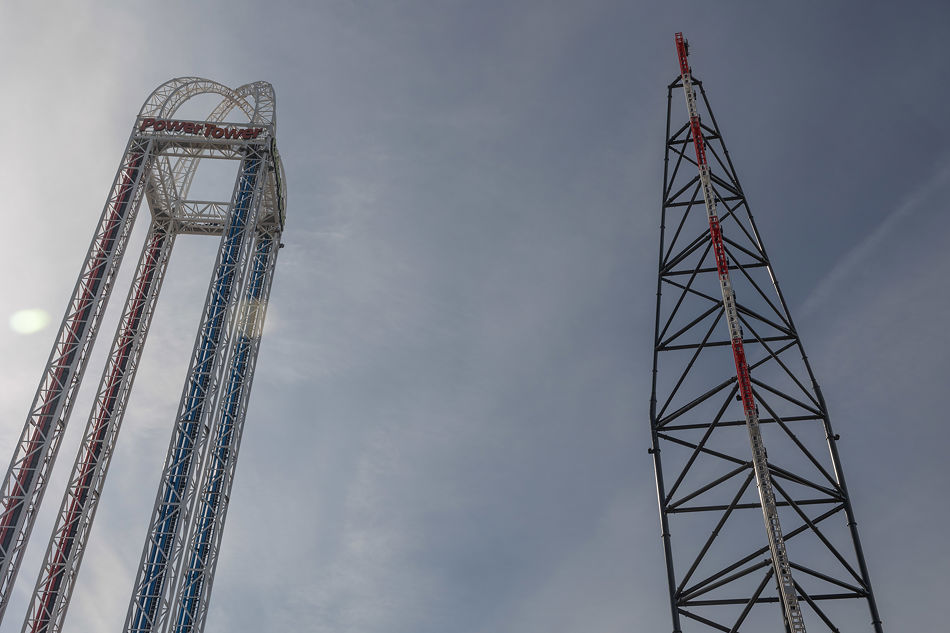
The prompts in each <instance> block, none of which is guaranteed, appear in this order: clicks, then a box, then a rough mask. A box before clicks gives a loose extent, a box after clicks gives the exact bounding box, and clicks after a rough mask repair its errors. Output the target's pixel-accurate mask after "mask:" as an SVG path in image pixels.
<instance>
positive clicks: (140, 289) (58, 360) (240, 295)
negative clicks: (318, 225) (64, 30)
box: [0, 77, 286, 633]
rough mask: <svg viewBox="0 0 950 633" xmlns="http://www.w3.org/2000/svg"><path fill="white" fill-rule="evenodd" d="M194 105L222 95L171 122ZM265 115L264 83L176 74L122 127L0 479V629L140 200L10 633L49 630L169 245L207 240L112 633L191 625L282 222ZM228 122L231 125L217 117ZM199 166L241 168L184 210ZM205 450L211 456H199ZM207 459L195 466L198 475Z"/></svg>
mask: <svg viewBox="0 0 950 633" xmlns="http://www.w3.org/2000/svg"><path fill="white" fill-rule="evenodd" d="M205 94H216V95H219V96H220V97H221V101H220V102H219V103H218V105H217V106H216V107H215V108H213V110H212V111H211V113H210V114H209V116H208V118H207V119H206V120H205V121H184V120H176V119H175V118H174V117H175V115H176V113H177V112H178V111H179V109H180V108H181V107H182V106H183V105H184V104H185V103H187V102H188V101H189V100H190V99H192V98H194V97H196V96H198V95H205ZM275 103H276V102H275V98H274V91H273V88H272V87H271V85H270V84H268V83H266V82H254V83H250V84H245V85H244V86H241V87H239V88H237V89H231V88H228V87H227V86H224V85H222V84H219V83H217V82H214V81H211V80H208V79H202V78H199V77H182V78H178V79H172V80H170V81H168V82H166V83H164V84H162V85H161V86H159V87H158V88H156V89H155V91H153V92H152V94H151V95H150V96H149V97H148V99H146V101H145V103H144V104H143V106H142V108H141V110H140V112H139V115H138V117H137V118H136V121H135V125H134V127H133V129H132V133H131V135H130V138H129V142H128V144H127V147H126V151H125V154H124V155H123V158H122V161H121V162H120V165H119V169H118V172H117V174H116V177H115V179H114V181H113V185H112V189H111V190H110V195H109V197H108V199H107V201H106V205H105V208H104V209H103V212H102V215H101V217H100V220H99V224H98V225H97V228H96V233H95V235H94V237H93V241H92V244H91V246H90V249H89V252H88V253H87V256H86V259H85V261H84V263H83V267H82V269H81V272H80V277H79V281H78V282H77V284H76V287H75V289H74V291H73V295H72V297H71V299H70V302H69V305H68V307H67V311H66V315H65V316H64V318H63V321H62V324H61V325H60V330H59V333H58V335H57V338H56V343H55V344H54V347H53V351H52V352H51V354H50V359H49V361H48V363H47V367H46V369H45V371H44V374H43V377H42V378H41V381H40V386H39V388H38V390H37V394H36V396H35V398H34V402H33V406H32V407H31V409H30V414H29V416H28V417H27V421H26V424H25V425H24V430H23V433H22V434H21V437H20V440H19V442H18V443H17V447H16V450H15V453H14V456H13V460H12V461H11V465H10V467H9V469H8V471H7V473H6V477H5V479H4V483H3V488H2V493H3V501H2V504H0V617H2V615H3V613H4V612H5V609H6V606H7V604H8V603H9V598H10V593H11V591H12V588H13V583H14V580H15V578H16V575H17V570H18V568H19V565H20V562H21V560H22V556H23V552H24V551H25V548H26V544H27V541H28V539H29V536H30V532H31V530H32V527H33V522H34V519H35V517H36V512H37V510H38V507H39V504H40V502H41V500H42V497H43V494H44V492H45V488H46V482H47V479H48V476H49V472H50V469H51V468H52V466H53V463H54V462H55V459H56V456H57V454H58V451H59V447H60V443H61V440H62V437H63V433H64V431H65V428H66V424H67V422H68V420H69V416H70V412H71V405H72V403H73V401H74V398H75V394H76V391H77V390H78V389H79V386H80V383H81V381H82V377H83V373H84V370H85V366H86V360H87V359H88V356H89V352H90V350H91V348H92V345H93V342H94V340H95V338H96V334H97V332H98V328H99V325H100V323H101V318H102V314H103V312H104V311H105V309H106V305H107V303H108V300H109V296H110V293H111V290H112V284H113V281H114V279H115V276H116V272H117V270H118V268H119V266H120V264H121V261H122V255H123V253H124V250H125V246H126V243H127V241H128V236H129V233H130V231H131V228H132V225H133V223H134V220H135V217H136V215H137V211H138V208H139V206H140V204H141V201H142V199H143V198H145V199H146V200H147V201H148V206H149V208H150V211H151V224H150V227H149V231H148V234H147V236H146V239H145V243H144V245H143V248H142V254H141V256H140V258H139V262H138V266H137V268H136V271H135V274H134V276H133V279H132V283H131V286H130V289H129V294H128V297H127V299H126V303H125V307H124V309H123V312H122V315H121V317H120V319H119V324H118V326H117V328H116V332H115V336H114V338H113V342H112V347H111V349H110V352H109V356H108V358H107V361H106V365H105V367H104V369H103V373H102V378H101V380H100V383H99V387H98V390H97V392H96V397H95V400H94V403H93V406H92V411H91V412H90V414H89V418H88V422H87V425H86V429H85V432H84V435H83V440H82V442H81V444H80V446H79V450H78V453H77V456H76V460H75V463H74V466H73V470H72V474H71V475H70V478H69V480H68V484H67V489H66V493H65V495H64V497H63V501H62V505H61V506H60V511H59V515H58V518H57V522H56V524H55V526H54V528H53V533H52V536H51V538H50V541H49V545H48V547H47V550H46V556H45V558H44V562H43V565H42V567H41V569H40V573H39V577H38V579H37V582H36V585H35V589H34V591H33V594H32V600H31V602H30V606H29V609H28V611H27V615H26V618H25V620H24V624H23V629H22V630H23V631H24V632H27V631H29V632H31V633H38V632H41V631H42V632H49V631H60V630H61V629H62V624H63V620H64V618H65V614H66V611H67V608H68V605H69V599H70V596H71V594H72V590H73V588H74V586H75V582H76V578H77V575H78V572H79V567H80V563H81V561H82V557H83V553H84V551H85V546H86V543H87V541H88V537H89V533H90V530H91V528H92V522H93V519H94V517H95V513H96V509H97V507H98V500H99V498H100V495H101V492H102V488H103V485H104V483H105V478H106V474H107V472H108V467H109V463H110V460H111V457H112V454H113V450H114V448H115V443H116V441H117V438H118V434H119V429H120V426H121V422H122V418H123V416H124V414H125V410H126V405H127V404H128V400H129V395H130V393H131V389H132V384H133V382H134V379H135V373H136V369H137V367H138V365H139V361H140V359H141V354H142V350H143V347H144V344H145V340H146V337H147V335H148V330H149V325H150V323H151V317H152V314H153V313H154V309H155V305H156V303H157V301H158V296H159V291H160V289H161V286H162V281H163V279H164V274H165V270H166V267H167V265H168V261H169V258H170V256H171V252H172V247H173V245H174V243H175V237H176V236H177V235H178V234H179V233H192V234H203V235H215V236H218V237H219V238H220V245H219V248H218V256H217V258H216V260H215V264H214V269H213V273H212V279H211V284H210V288H209V291H208V296H207V300H206V302H205V306H204V311H203V314H202V320H201V326H200V328H199V332H198V337H197V340H196V342H195V348H194V351H193V354H192V360H191V364H190V367H189V370H188V377H187V378H186V382H185V387H184V390H183V393H182V397H181V402H180V405H179V412H178V415H177V416H176V420H175V421H174V425H173V430H172V438H171V443H170V446H169V450H168V456H167V457H166V460H165V466H164V468H163V471H162V477H161V480H160V484H159V490H158V493H157V496H156V502H155V508H154V510H153V513H152V519H151V521H150V522H149V532H148V536H147V538H146V543H145V547H144V551H143V554H142V562H141V564H140V566H139V572H138V576H137V578H136V582H135V587H134V589H133V596H132V600H131V604H130V607H129V613H128V617H127V622H126V630H129V631H153V630H159V629H161V628H163V627H164V628H169V627H170V624H167V623H168V622H170V620H169V619H168V618H167V614H168V613H169V612H170V610H171V607H172V606H175V608H176V611H175V613H176V615H175V621H176V622H178V623H180V624H177V625H176V630H182V631H184V630H187V631H200V630H201V628H202V627H203V623H204V616H205V614H206V605H207V600H208V595H209V593H210V588H211V583H212V580H213V575H214V566H215V563H216V561H217V549H218V547H219V545H220V537H221V532H222V530H223V526H224V518H225V516H226V512H227V500H228V497H229V493H230V487H231V481H232V477H233V473H234V466H235V463H236V459H237V452H238V447H239V443H240V437H241V431H242V429H243V423H244V416H245V412H246V408H247V400H248V397H249V392H250V385H251V380H252V378H253V371H254V365H255V361H256V357H257V350H258V347H259V343H260V335H261V331H262V326H263V319H264V314H265V312H266V304H267V297H268V295H269V291H270V283H271V280H272V278H273V272H274V267H275V265H276V254H277V251H278V247H279V245H280V236H281V232H282V230H283V224H284V217H285V213H284V200H285V194H286V190H285V187H284V181H283V166H282V164H281V161H280V157H279V155H278V153H277V149H276V142H275V134H276V119H275ZM236 110H237V111H240V113H241V114H242V115H243V116H244V117H245V118H246V121H244V122H241V123H232V122H228V121H227V117H228V116H229V115H230V114H231V113H232V112H234V111H236ZM201 160H236V161H240V163H241V166H240V169H239V170H238V175H237V181H236V182H235V183H234V185H233V187H232V192H231V196H230V199H229V200H213V201H207V200H191V199H190V198H189V191H190V188H191V183H192V181H193V178H194V174H195V172H196V169H197V167H198V165H199V164H200V161H201ZM226 368H228V369H226ZM225 373H227V379H226V382H225V378H224V376H225ZM215 394H221V395H219V396H216V395H215ZM209 443H212V444H213V446H212V447H210V448H206V447H207V446H208V445H209ZM206 453H207V455H208V459H207V463H206V464H205V465H204V466H205V467H202V460H203V456H204V455H205V454H206ZM189 534H191V538H189ZM182 561H185V562H184V563H183V562H182ZM176 588H178V590H177V591H176ZM179 594H180V596H179ZM176 596H179V597H178V598H177V601H176V602H175V603H174V605H173V600H176Z"/></svg>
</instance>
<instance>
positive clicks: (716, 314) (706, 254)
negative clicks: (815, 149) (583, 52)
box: [651, 77, 882, 631]
mask: <svg viewBox="0 0 950 633" xmlns="http://www.w3.org/2000/svg"><path fill="white" fill-rule="evenodd" d="M690 78H691V80H692V81H691V83H692V85H693V86H694V87H695V90H696V93H695V94H696V98H695V102H696V105H697V108H698V116H697V118H698V119H699V121H700V125H699V126H698V129H699V130H700V133H701V134H702V141H703V146H704V150H705V156H704V159H705V161H706V163H707V166H708V167H707V169H708V181H709V185H710V187H711V190H712V192H713V196H714V204H715V208H716V209H717V213H718V225H719V228H720V230H721V245H722V248H723V249H724V254H725V260H726V262H725V263H726V264H727V266H728V270H729V278H730V282H731V288H732V291H733V295H734V300H735V311H736V313H737V319H738V325H739V327H738V336H739V337H740V339H741V347H742V348H743V349H744V354H745V361H746V362H747V364H748V375H749V378H750V382H751V392H752V395H753V396H754V400H755V404H756V407H757V409H756V411H755V417H756V418H757V422H758V429H759V432H760V433H761V437H762V442H763V445H764V447H765V449H766V451H767V452H766V461H767V469H768V474H769V479H770V482H771V487H772V489H773V491H774V505H775V511H776V521H778V520H780V521H781V526H782V528H781V529H782V534H783V541H784V546H785V549H786V551H787V559H788V568H789V578H793V579H794V580H793V583H794V597H795V598H796V599H797V604H798V606H800V609H801V612H802V614H803V622H802V623H801V627H802V629H804V626H805V625H806V624H807V626H808V629H809V630H811V631H814V630H818V631H822V630H825V631H838V630H841V631H865V630H867V631H872V630H873V631H881V630H882V628H881V623H880V618H879V616H878V614H877V610H876V606H875V603H874V599H873V594H872V591H871V585H870V580H869V576H868V572H867V567H866V564H865V561H864V556H863V552H862V551H861V546H860V541H859V539H858V534H857V529H856V522H855V520H854V514H853V511H852V508H851V503H850V498H849V495H848V492H847V487H846V485H845V482H844V478H843V474H842V471H841V464H840V460H839V457H838V452H837V446H836V445H837V442H838V437H837V436H836V435H835V434H834V432H833V431H832V428H831V423H830V419H829V416H828V411H827V406H826V404H825V401H824V398H823V396H822V394H821V390H820V388H819V386H818V383H817V381H816V379H815V376H814V373H813V371H812V368H811V366H810V364H809V362H808V359H807V357H806V356H805V353H804V347H803V346H802V342H801V340H800V337H799V335H798V332H797V330H796V328H795V326H794V323H793V321H792V318H791V314H790V313H789V310H788V306H787V304H786V302H785V299H784V297H783V296H782V293H781V290H780V287H779V285H778V282H777V281H776V278H775V275H774V271H773V270H772V266H771V262H770V260H769V257H768V255H767V253H766V250H765V247H764V246H763V242H762V239H761V237H760V234H759V232H758V229H757V227H756V225H755V221H754V219H753V216H752V214H751V211H750V209H749V205H748V202H747V199H746V196H745V193H744V191H743V189H742V186H741V184H740V183H739V179H738V176H737V173H736V170H735V167H734V165H733V163H732V160H731V157H730V156H729V153H728V152H727V150H726V146H725V143H724V142H723V138H722V134H721V131H720V129H719V126H718V123H717V122H716V120H715V118H714V116H713V115H712V111H711V110H710V108H709V103H708V100H707V97H706V93H705V90H704V88H703V85H702V83H701V82H700V81H698V80H697V79H695V78H693V77H690ZM683 90H684V85H683V79H682V77H681V78H678V79H677V80H676V81H674V82H673V83H672V84H670V86H669V87H668V115H667V133H666V139H667V140H666V150H665V163H664V165H665V166H664V172H665V174H664V183H663V199H662V221H661V239H660V255H659V263H658V286H657V308H656V329H655V333H654V374H653V375H654V381H653V382H654V384H653V395H652V399H651V428H652V433H653V446H652V448H651V453H652V454H653V457H654V463H655V468H656V475H657V490H658V500H659V505H660V516H661V526H662V535H663V542H664V550H665V554H666V561H667V585H668V589H669V593H670V606H671V615H672V619H673V630H674V631H717V630H721V631H740V630H741V631H768V630H774V631H779V630H787V626H788V624H787V618H786V617H785V616H784V614H783V610H782V606H783V605H782V603H783V599H782V597H781V595H780V592H778V591H777V587H778V583H777V582H776V576H775V565H774V559H773V558H772V557H771V556H770V545H769V539H768V538H767V534H766V530H763V524H762V512H763V506H762V503H763V502H762V499H761V498H760V495H759V492H758V490H757V481H756V475H755V472H754V468H753V460H752V453H751V452H750V446H749V433H748V432H747V426H748V421H747V416H746V415H744V413H743V408H742V406H743V405H742V403H741V402H740V401H739V400H740V399H739V396H740V393H739V383H738V382H737V374H736V363H735V362H734V360H735V359H734V358H733V356H734V347H735V343H734V341H733V340H732V337H731V336H730V329H729V328H727V325H726V307H725V306H724V300H723V294H722V292H721V287H720V286H721V283H720V277H721V271H720V270H719V269H718V268H717V261H716V257H715V253H714V240H713V236H712V234H711V232H710V231H711V225H710V222H709V218H708V214H707V204H706V201H705V200H704V194H703V190H702V186H703V183H702V171H703V170H702V169H701V165H700V163H699V162H698V160H697V154H696V152H695V151H694V145H695V143H694V137H693V134H694V130H693V128H692V127H691V125H690V119H689V116H688V114H687V109H686V108H684V107H683V106H682V96H681V95H682V93H683ZM869 613H870V617H869V615H868V614H869Z"/></svg>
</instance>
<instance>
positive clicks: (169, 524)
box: [125, 146, 267, 633]
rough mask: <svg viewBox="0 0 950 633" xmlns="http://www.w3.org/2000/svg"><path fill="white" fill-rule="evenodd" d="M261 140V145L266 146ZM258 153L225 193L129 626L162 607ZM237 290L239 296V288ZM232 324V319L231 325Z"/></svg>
mask: <svg viewBox="0 0 950 633" xmlns="http://www.w3.org/2000/svg"><path fill="white" fill-rule="evenodd" d="M266 149H267V148H266V147H265V148H264V150H265V151H266ZM265 159H266V155H265V153H264V152H262V151H261V148H260V147H259V146H251V147H249V148H248V149H247V155H246V157H245V159H244V161H243V163H242V166H241V169H240V172H239V175H238V179H237V182H236V183H235V189H234V194H233V196H232V203H231V210H230V218H229V223H228V228H227V230H226V232H225V234H224V235H222V239H221V244H220V246H219V249H218V256H217V259H216V261H215V273H214V275H213V278H212V281H211V285H210V288H209V291H208V298H207V300H206V303H205V308H204V312H203V315H202V319H201V325H200V327H199V333H198V338H197V340H196V343H195V349H194V352H193V354H192V360H191V364H190V367H189V370H188V379H187V381H186V384H185V388H184V391H183V394H182V400H181V404H180V405H179V412H178V416H177V419H176V422H175V428H174V430H173V434H172V441H171V444H170V446H169V451H168V455H167V457H166V460H165V466H164V468H163V471H162V477H161V483H160V485H159V490H158V494H157V497H156V502H155V508H154V510H153V512H152V519H151V521H150V522H149V534H148V538H147V540H146V544H145V548H144V551H143V554H142V562H141V564H140V566H139V571H138V574H137V577H136V581H135V587H134V590H133V597H132V601H131V603H130V605H129V612H128V616H127V618H126V624H125V630H126V631H128V632H129V633H132V632H135V633H146V632H149V631H152V630H156V629H158V628H159V627H161V625H162V622H163V619H164V617H165V613H166V611H167V593H168V589H167V587H168V585H167V584H166V583H167V580H168V570H169V567H171V568H173V569H174V567H175V560H176V557H177V551H178V550H179V549H180V542H181V540H182V535H181V531H182V528H183V526H187V523H188V516H189V514H190V502H189V496H191V495H192V494H193V492H192V491H193V490H194V488H195V484H194V476H195V471H196V470H197V468H196V465H197V464H198V463H200V461H201V453H202V449H203V446H204V443H205V437H204V429H205V428H206V427H207V424H206V420H207V418H208V416H209V414H210V411H209V410H210V409H211V407H210V406H209V403H210V402H212V400H211V399H212V398H213V397H214V392H215V391H216V389H217V386H218V384H219V382H220V374H221V370H222V368H223V363H222V356H223V353H222V351H224V350H226V349H227V345H228V340H227V333H228V332H229V331H230V330H231V327H229V325H228V324H229V322H231V320H232V319H233V312H234V309H235V308H234V305H232V304H236V302H233V301H232V296H233V295H234V294H235V292H238V293H239V292H240V289H241V282H242V278H243V273H244V271H245V270H246V268H245V266H246V264H247V260H248V256H247V255H248V251H249V249H250V244H251V242H252V241H253V240H252V237H250V236H251V235H253V231H254V226H255V225H256V222H257V215H258V209H259V207H260V201H261V190H262V188H263V187H262V183H263V182H264V180H265V178H263V177H262V173H263V172H265V170H266V167H265V165H264V161H265ZM237 296H240V295H239V294H238V295H237ZM232 327H233V326H232Z"/></svg>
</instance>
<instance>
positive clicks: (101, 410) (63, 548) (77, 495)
mask: <svg viewBox="0 0 950 633" xmlns="http://www.w3.org/2000/svg"><path fill="white" fill-rule="evenodd" d="M174 241H175V233H174V231H173V230H172V227H171V225H170V223H167V222H166V223H154V222H153V224H152V226H151V228H150V229H149V233H148V236H147V237H146V240H145V245H144V247H143V249H142V256H141V258H140V259H139V264H138V267H137V269H136V273H135V276H134V278H133V283H132V286H131V288H130V290H129V296H128V299H127V301H126V305H125V309H124V311H123V313H122V317H121V318H120V320H119V324H118V327H117V329H116V334H115V338H114V339H113V343H112V349H111V351H110V353H109V358H108V361H107V363H106V367H105V369H104V371H103V374H102V379H101V381H100V384H99V390H98V392H97V395H96V399H95V402H94V403H93V407H92V411H91V412H90V415H89V420H88V423H87V426H86V431H85V434H84V436H83V440H82V443H81V444H80V448H79V453H78V454H77V456H76V461H75V464H74V466H73V471H72V474H71V475H70V478H69V483H68V485H67V490H66V495H65V496H64V498H63V503H62V506H61V508H60V512H59V516H58V518H57V521H56V524H55V527H54V528H53V536H52V538H51V539H50V542H49V546H48V547H47V551H46V556H45V559H44V562H43V566H42V567H41V568H40V575H39V578H38V579H37V582H36V587H35V589H34V592H33V598H32V600H31V602H30V606H29V608H28V610H27V614H26V619H25V620H24V624H23V629H22V630H23V633H50V632H53V631H57V632H58V631H61V630H62V624H63V619H64V618H65V615H66V609H67V607H68V604H69V598H70V596H71V593H72V589H73V587H74V586H75V580H76V575H77V573H78V569H79V564H80V562H81V560H82V556H83V553H84V552H85V546H86V543H87V540H88V537H89V530H90V527H91V524H92V521H93V518H94V516H95V512H96V509H97V507H98V501H99V497H100V494H101V492H102V486H103V484H104V483H105V478H106V474H107V471H108V468H109V462H110V460H111V458H112V452H113V449H114V447H115V441H116V438H117V436H118V433H119V428H120V425H121V423H122V418H123V416H124V414H125V408H126V405H127V403H128V397H129V393H130V391H131V388H132V383H133V382H134V380H135V373H136V370H137V368H138V364H139V360H140V358H141V355H142V349H143V347H144V345H145V339H146V336H147V334H148V328H149V324H150V322H151V318H152V315H153V313H154V309H155V304H156V302H157V300H158V295H159V291H160V289H161V285H162V281H163V279H164V274H165V270H166V267H167V265H168V259H169V256H170V255H171V250H172V246H173V245H174Z"/></svg>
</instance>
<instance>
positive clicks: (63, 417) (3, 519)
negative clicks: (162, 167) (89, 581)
mask: <svg viewBox="0 0 950 633" xmlns="http://www.w3.org/2000/svg"><path fill="white" fill-rule="evenodd" d="M151 152H152V140H151V139H147V138H141V137H139V136H137V135H135V133H134V132H133V135H132V137H130V139H129V143H128V145H127V147H126V150H125V154H124V156H123V158H122V161H121V163H120V165H119V169H118V171H117V173H116V177H115V180H114V181H113V184H112V188H111V190H110V194H109V198H108V200H107V201H106V204H105V207H104V209H103V211H102V215H101V217H100V219H99V223H98V225H97V228H96V232H95V234H94V235H93V239H92V243H91V244H90V246H89V250H88V252H87V254H86V258H85V261H84V262H83V265H82V269H81V272H80V275H79V279H78V281H77V282H76V287H75V289H74V290H73V294H72V298H71V299H70V300H69V304H68V306H67V308H66V314H65V316H64V317H63V320H62V323H61V324H60V327H59V332H58V334H57V335H56V340H55V342H54V344H53V349H52V351H51V353H50V357H49V360H48V361H47V363H46V369H45V370H44V372H43V376H42V378H41V379H40V385H39V387H38V388H37V391H36V395H35V397H34V399H33V405H32V406H31V407H30V412H29V415H28V416H27V419H26V423H25V425H24V427H23V432H22V433H21V435H20V439H19V441H18V442H17V447H16V450H15V452H14V455H13V459H12V460H11V462H10V467H9V468H8V469H7V473H6V476H5V477H4V481H3V485H2V488H0V490H2V495H3V501H2V508H0V618H2V617H3V614H4V612H5V611H6V607H7V604H8V603H9V599H10V592H11V591H12V588H13V583H14V581H15V579H16V575H17V571H18V569H19V565H20V562H21V560H22V557H23V552H24V550H25V547H26V543H27V541H28V539H29V536H30V532H31V531H32V529H33V522H34V519H35V518H36V512H37V509H38V508H39V504H40V502H41V501H42V498H43V494H44V493H45V491H46V483H47V480H48V478H49V472H50V470H51V469H52V467H53V464H54V462H55V461H56V457H57V454H58V451H59V445H60V442H61V441H62V437H63V433H64V431H65V429H66V423H67V421H68V418H69V414H70V412H71V409H72V404H73V401H74V397H75V394H76V391H77V390H78V388H79V385H80V382H81V381H82V377H83V372H84V370H85V367H86V362H87V360H88V353H89V350H90V349H91V347H92V345H93V342H94V341H95V338H96V335H97V333H98V330H99V324H100V322H101V319H102V314H103V311H104V310H105V307H106V304H107V303H108V300H109V294H110V292H111V289H112V284H113V282H114V281H115V275H116V272H117V271H118V268H119V264H120V263H121V261H122V255H123V253H124V252H125V246H126V242H127V241H128V237H129V232H130V231H131V229H132V225H133V223H134V220H135V216H136V213H137V211H138V207H139V205H140V203H141V200H142V194H143V191H144V187H143V186H142V182H143V174H145V173H146V172H147V170H148V167H149V161H150V160H151Z"/></svg>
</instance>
